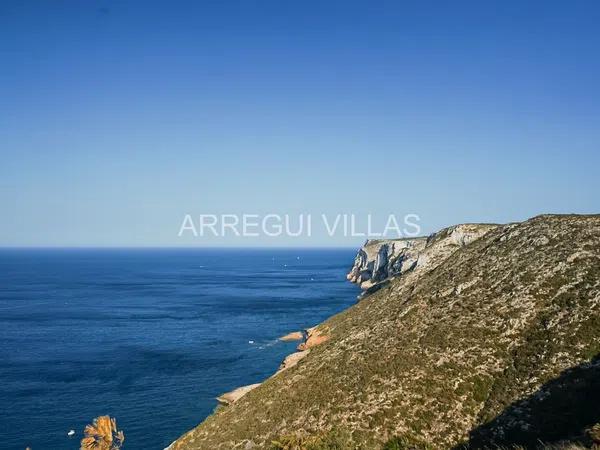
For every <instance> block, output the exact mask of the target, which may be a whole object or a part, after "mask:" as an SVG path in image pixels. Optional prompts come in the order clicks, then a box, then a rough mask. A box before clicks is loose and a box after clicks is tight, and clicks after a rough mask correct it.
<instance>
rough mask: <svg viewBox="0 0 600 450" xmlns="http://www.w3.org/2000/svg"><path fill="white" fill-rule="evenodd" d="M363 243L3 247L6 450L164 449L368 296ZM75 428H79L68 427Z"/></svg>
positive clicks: (0, 344)
mask: <svg viewBox="0 0 600 450" xmlns="http://www.w3.org/2000/svg"><path fill="white" fill-rule="evenodd" d="M354 254H355V249H301V250H299V249H80V248H79V249H1V250H0V436H1V440H0V448H1V449H9V450H13V449H14V450H24V449H25V448H26V447H30V448H31V449H32V450H46V449H50V450H62V449H65V450H66V449H69V450H76V449H79V442H80V440H81V438H82V437H83V429H84V427H85V425H86V424H88V423H90V422H91V421H92V420H93V419H94V418H95V417H98V416H100V415H110V416H111V417H114V418H116V421H117V425H118V428H119V429H120V430H123V432H124V434H125V443H124V446H123V448H124V449H126V450H135V449H159V450H161V449H163V448H165V447H167V446H168V445H169V444H170V443H171V442H172V441H174V440H175V439H176V438H177V437H178V436H180V435H181V434H183V433H185V432H186V431H188V430H189V429H191V428H193V427H194V426H196V425H198V424H199V423H200V422H201V421H202V420H203V419H204V418H206V416H208V415H209V414H211V412H212V411H213V410H214V409H215V407H216V406H217V401H216V400H215V397H217V396H218V395H220V394H222V393H224V392H227V391H230V390H232V389H234V388H236V387H239V386H243V385H247V384H252V383H257V382H260V381H262V380H264V379H265V378H267V377H269V376H270V375H272V374H273V373H274V372H275V371H276V370H277V368H278V366H279V364H280V363H281V361H282V360H283V358H284V357H285V356H286V355H288V354H289V353H291V352H293V351H294V349H295V347H296V345H297V344H298V343H297V342H282V341H280V340H279V339H278V338H279V337H280V336H282V335H284V334H287V333H289V332H292V331H297V330H302V329H304V328H306V327H310V326H313V325H315V324H318V323H320V322H321V321H323V320H324V319H327V318H328V317H330V316H332V315H334V314H336V313H338V312H340V311H342V310H344V309H346V308H347V307H349V306H351V305H352V304H354V303H355V302H356V296H357V294H358V289H357V288H356V286H354V285H352V284H350V283H349V282H348V281H346V278H345V275H346V273H347V272H348V270H349V268H350V266H351V264H352V262H353V258H354ZM70 430H73V431H75V433H74V435H73V436H68V433H69V431H70Z"/></svg>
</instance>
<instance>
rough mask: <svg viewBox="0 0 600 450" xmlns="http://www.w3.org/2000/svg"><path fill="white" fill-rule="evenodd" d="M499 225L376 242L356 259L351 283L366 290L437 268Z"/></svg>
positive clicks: (466, 226) (471, 226)
mask: <svg viewBox="0 0 600 450" xmlns="http://www.w3.org/2000/svg"><path fill="white" fill-rule="evenodd" d="M497 226H498V225H493V224H461V225H455V226H452V227H449V228H444V229H443V230H441V231H439V232H437V233H433V234H431V235H430V236H428V237H418V238H412V239H373V240H368V241H367V242H366V243H365V245H363V246H362V247H361V248H360V249H359V251H358V253H357V255H356V258H354V264H353V266H352V268H351V269H350V272H349V273H348V275H347V278H348V280H350V281H351V282H352V283H357V284H359V285H360V287H361V288H362V289H370V288H372V287H373V286H374V285H376V284H377V283H381V282H382V281H386V280H388V279H389V278H393V277H396V276H400V275H402V274H404V273H406V272H409V271H413V270H420V271H427V270H430V269H433V268H435V267H436V266H437V265H438V264H440V263H441V262H442V261H444V260H445V259H446V258H447V257H448V256H450V255H451V254H452V253H453V252H454V251H456V250H457V249H459V248H460V247H464V246H465V245H467V244H469V243H471V242H473V241H474V240H476V239H478V238H479V237H481V236H483V235H484V234H485V233H487V232H488V231H490V230H493V229H494V228H496V227H497Z"/></svg>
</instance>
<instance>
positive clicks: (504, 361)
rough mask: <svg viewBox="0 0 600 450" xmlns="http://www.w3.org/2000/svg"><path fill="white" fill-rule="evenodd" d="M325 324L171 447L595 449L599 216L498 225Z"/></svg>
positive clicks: (599, 394)
mask: <svg viewBox="0 0 600 450" xmlns="http://www.w3.org/2000/svg"><path fill="white" fill-rule="evenodd" d="M428 245H429V244H428ZM431 245H435V240H432V243H431ZM319 329H321V330H327V336H328V339H327V340H326V341H325V342H322V343H320V344H319V345H318V346H315V347H313V348H311V352H310V354H309V355H307V356H306V357H305V358H304V359H302V360H301V361H299V362H298V364H297V365H296V366H294V367H291V368H289V369H287V370H285V371H283V372H281V373H279V374H277V375H276V376H274V377H272V378H270V379H268V380H266V381H265V382H264V383H263V384H262V385H261V386H259V387H257V388H256V389H254V390H253V391H252V392H249V393H248V394H247V395H245V396H244V397H243V398H241V399H240V400H239V401H237V402H236V403H235V404H233V405H231V406H228V407H226V408H222V409H219V410H218V411H217V412H216V413H215V414H213V415H212V416H210V417H209V418H207V419H206V421H204V422H203V423H202V424H201V425H200V426H198V427H197V428H195V429H193V430H191V431H190V432H188V433H187V434H185V435H184V436H182V437H181V438H180V439H179V440H178V441H177V442H175V443H174V444H173V446H172V450H175V449H190V450H191V449H209V450H217V449H226V450H231V449H243V450H248V449H269V448H270V449H290V450H291V449H307V450H308V449H348V450H350V449H386V450H392V449H394V450H396V449H429V448H432V449H444V448H448V449H460V448H519V446H521V447H522V448H538V447H540V446H542V444H541V442H544V443H545V444H544V446H546V448H573V447H569V445H571V446H573V445H575V446H577V445H578V446H584V447H586V448H592V446H594V445H598V439H597V438H598V437H599V436H600V432H599V429H598V428H597V427H594V424H596V423H598V422H600V408H598V404H600V385H599V382H596V380H600V373H599V367H600V365H599V363H598V360H597V359H596V358H595V357H596V355H598V353H599V352H600V216H539V217H536V218H534V219H531V220H529V221H526V222H523V223H518V224H510V225H505V226H500V227H497V228H495V229H493V230H491V231H489V232H487V233H486V234H484V235H483V236H482V237H480V238H479V239H477V240H475V241H474V242H471V243H470V244H468V245H466V246H464V247H462V248H460V249H458V250H456V251H455V252H454V253H451V254H449V256H448V257H447V259H446V260H444V261H443V262H442V263H441V264H439V265H438V266H436V267H434V268H432V269H431V270H428V271H421V272H418V271H413V272H407V273H405V274H403V275H402V276H400V277H397V278H395V279H392V280H391V281H390V282H389V283H388V284H387V285H385V286H384V287H382V288H381V289H379V290H378V291H377V292H375V293H373V294H371V295H368V296H367V297H365V298H364V299H363V300H361V301H360V302H359V303H357V304H356V305H355V306H353V307H352V308H350V309H348V310H346V311H344V312H343V313H341V314H338V315H336V316H334V317H332V318H331V319H329V320H328V321H326V322H325V323H324V324H322V325H321V326H320V327H319ZM335 430H344V432H343V433H341V436H340V435H339V434H340V432H338V431H335ZM593 436H595V437H593ZM557 446H558V447H557Z"/></svg>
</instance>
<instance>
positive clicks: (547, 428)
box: [457, 354, 600, 449]
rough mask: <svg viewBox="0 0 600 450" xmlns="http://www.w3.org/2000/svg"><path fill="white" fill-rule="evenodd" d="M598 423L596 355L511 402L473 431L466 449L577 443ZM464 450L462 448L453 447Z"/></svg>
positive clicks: (598, 364) (599, 368) (599, 375)
mask: <svg viewBox="0 0 600 450" xmlns="http://www.w3.org/2000/svg"><path fill="white" fill-rule="evenodd" d="M598 422H600V354H598V355H596V357H595V358H594V359H593V360H592V361H591V362H589V363H584V364H581V365H579V366H576V367H573V368H571V369H568V370H565V371H564V372H562V373H561V374H560V376H559V377H557V378H555V379H553V380H551V381H549V382H547V383H546V384H544V385H543V386H542V387H541V388H540V389H539V390H538V391H536V392H535V393H533V394H532V395H530V396H528V397H526V398H524V399H522V400H519V401H517V402H514V403H513V404H511V405H510V406H509V407H507V408H506V409H505V410H504V411H503V412H502V413H501V414H500V415H498V416H497V417H496V418H495V419H493V420H492V421H490V422H488V423H485V424H483V425H480V426H479V427H477V428H475V429H473V430H472V431H471V433H470V436H469V441H468V443H467V445H466V447H467V448H470V449H475V448H494V447H497V446H505V447H512V446H516V445H518V446H523V447H526V448H530V449H533V448H536V447H538V446H540V443H541V442H543V443H545V444H548V443H556V442H558V441H573V440H576V441H580V439H581V438H583V436H585V430H586V428H589V427H590V426H592V425H593V424H595V423H598ZM457 448H465V446H461V447H457Z"/></svg>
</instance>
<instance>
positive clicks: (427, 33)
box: [0, 0, 600, 246]
mask: <svg viewBox="0 0 600 450" xmlns="http://www.w3.org/2000/svg"><path fill="white" fill-rule="evenodd" d="M598 23H600V3H598V2H595V1H572V2H562V1H561V2H551V1H543V2H542V1H540V2H523V1H515V2H511V1H497V2H494V1H490V2H481V1H473V2H461V1H457V2H402V1H394V2H373V1H368V2H367V1H365V2H352V1H343V2H323V1H314V2H313V1H302V2H288V1H281V0H279V1H259V2H251V1H239V2H230V1H194V2H180V1H175V2H152V1H143V2H142V1H139V2H133V1H108V0H105V1H93V0H90V1H85V2H82V1H71V2H66V1H37V2H36V1H31V2H22V1H4V2H2V3H1V4H0V57H1V58H2V59H1V61H2V66H1V69H2V70H0V210H1V211H2V214H1V217H0V245H4V246H46V245H49V246H70V245H74V246H163V245H167V246H168V245H356V244H357V243H359V242H360V241H361V240H362V239H360V238H347V239H346V238H343V237H339V238H338V237H336V238H328V237H325V236H313V237H312V238H310V239H308V238H296V239H294V238H278V239H276V240H273V239H270V240H269V239H263V238H257V239H245V240H244V239H239V238H235V237H226V238H224V239H208V238H204V239H200V238H189V239H188V238H179V237H178V236H177V233H178V231H179V228H180V225H181V223H182V219H183V216H184V215H185V214H192V215H198V214H223V213H238V214H241V213H258V214H267V213H279V214H298V213H301V212H304V213H313V214H321V213H326V214H329V215H335V214H337V213H354V214H357V215H364V214H367V213H371V214H373V215H374V216H377V217H387V215H388V214H396V215H399V216H403V215H404V214H407V213H415V214H418V215H419V216H420V218H421V225H422V229H423V232H424V233H428V232H431V231H434V230H435V229H438V228H440V227H443V226H447V225H451V224H454V223H459V222H469V221H477V222H508V221H515V220H523V219H526V218H528V217H531V216H533V215H536V214H539V213H544V212H555V213H570V212H575V213H597V212H600V197H599V195H598V194H599V192H600V177H599V176H598V167H599V163H600V83H599V82H598V80H600V57H599V56H598V55H599V54H600V28H599V27H598Z"/></svg>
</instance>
